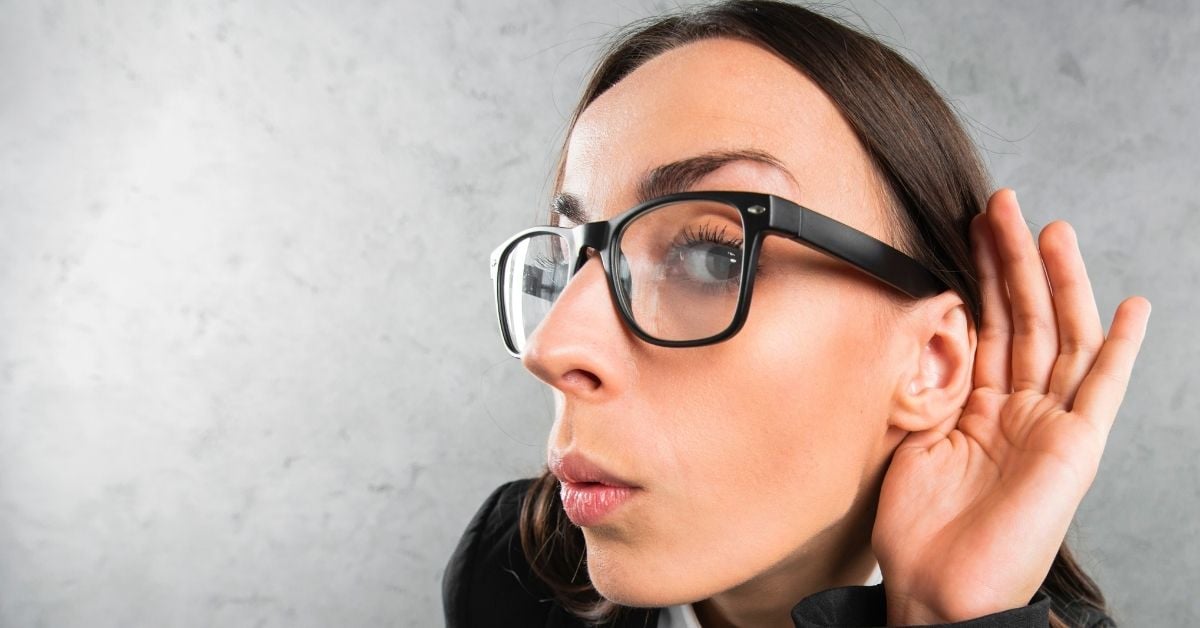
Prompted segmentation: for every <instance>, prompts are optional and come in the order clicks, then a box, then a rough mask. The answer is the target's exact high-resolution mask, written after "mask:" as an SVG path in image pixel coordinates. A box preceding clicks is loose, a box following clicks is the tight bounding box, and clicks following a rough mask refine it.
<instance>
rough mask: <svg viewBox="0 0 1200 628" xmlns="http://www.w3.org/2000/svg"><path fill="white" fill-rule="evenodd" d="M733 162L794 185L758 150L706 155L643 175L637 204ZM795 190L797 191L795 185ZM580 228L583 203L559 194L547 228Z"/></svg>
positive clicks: (586, 215)
mask: <svg viewBox="0 0 1200 628" xmlns="http://www.w3.org/2000/svg"><path fill="white" fill-rule="evenodd" d="M736 161H753V162H757V163H761V164H766V165H768V166H772V167H774V168H777V169H779V170H780V171H781V172H783V173H784V174H785V175H787V177H788V178H789V179H792V181H793V182H795V181H796V180H795V178H794V177H792V174H791V173H790V172H788V171H787V168H784V166H783V162H781V161H780V160H779V159H778V158H776V157H775V156H773V155H771V154H770V153H767V152H765V151H761V150H758V149H753V148H750V149H740V150H720V151H709V152H706V153H701V154H699V155H696V156H693V157H688V158H685V159H680V160H678V161H672V162H670V163H666V164H663V165H661V166H658V167H656V168H654V169H652V170H650V171H649V172H647V173H646V174H644V175H643V176H642V178H641V180H640V181H638V186H637V203H638V204H641V203H645V202H646V201H648V200H650V199H653V198H658V197H660V196H666V195H668V194H675V193H677V192H684V191H686V190H687V189H688V188H690V187H692V186H693V185H695V184H696V182H698V181H699V180H700V179H702V178H704V177H705V176H706V175H708V174H709V173H710V172H713V171H714V170H716V169H718V168H720V167H722V166H724V165H726V164H730V163H733V162H736ZM797 187H799V186H798V185H797ZM560 216H561V217H563V218H566V219H567V220H570V221H571V222H573V223H575V224H577V225H581V224H583V223H585V222H589V218H590V213H589V212H588V210H587V208H586V207H584V205H583V200H582V199H580V198H579V197H578V196H576V195H574V194H571V193H570V192H559V193H558V194H556V195H555V196H554V199H553V200H552V201H551V203H550V224H552V225H555V226H557V225H558V224H559V220H558V218H559V217H560Z"/></svg>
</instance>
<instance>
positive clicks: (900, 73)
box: [522, 2, 987, 616]
mask: <svg viewBox="0 0 1200 628" xmlns="http://www.w3.org/2000/svg"><path fill="white" fill-rule="evenodd" d="M697 158H699V163H700V164H701V166H702V169H703V171H704V172H705V174H703V175H702V176H701V177H699V178H698V179H697V180H695V181H694V182H693V183H692V186H691V187H690V189H693V190H744V191H755V192H765V193H771V194H775V195H777V196H782V197H785V198H788V199H791V200H793V201H796V202H798V203H801V204H802V205H805V206H807V207H810V208H812V209H814V210H816V211H818V212H821V213H823V214H826V215H828V216H830V217H832V218H835V219H837V220H839V221H841V222H844V223H846V224H849V225H850V226H852V227H855V228H857V229H859V230H860V231H863V232H866V233H867V234H869V235H872V236H874V237H875V238H877V239H879V240H882V241H884V242H887V243H890V244H891V245H892V246H894V247H896V248H898V249H900V250H902V251H904V252H906V253H908V254H909V255H910V256H912V257H914V258H915V259H917V260H919V261H921V262H922V263H923V264H925V266H926V267H928V268H930V269H931V270H932V271H934V272H935V274H937V275H938V277H939V278H940V279H942V280H943V281H944V282H945V283H946V284H947V285H948V286H950V289H948V290H946V291H945V292H943V293H942V294H939V295H937V296H934V297H929V298H926V299H922V300H919V301H914V300H910V299H907V298H905V297H903V296H902V295H898V294H897V293H896V292H894V291H892V290H891V289H889V288H888V287H887V286H886V285H884V284H882V283H880V282H879V281H877V280H874V279H872V278H870V277H868V276H866V275H864V274H863V273H861V272H859V271H857V270H856V269H854V268H853V267H851V266H849V265H848V264H846V263H844V262H841V261H838V260H835V259H834V258H832V257H830V256H827V255H824V254H822V253H820V252H817V251H815V250H812V249H809V248H807V247H805V246H803V245H801V244H799V243H797V242H794V241H791V240H788V239H786V238H782V237H768V238H767V239H766V241H765V242H764V247H763V253H762V257H761V258H760V260H759V261H760V264H761V267H760V269H759V270H758V271H757V272H758V274H757V279H756V281H755V284H754V292H753V299H752V305H751V307H750V311H749V315H748V318H747V320H746V323H745V326H744V327H743V328H742V329H741V330H740V331H739V332H738V333H737V335H735V336H733V337H732V338H730V339H729V340H726V341H724V342H721V343H718V344H713V345H708V346H704V347H696V348H686V349H679V348H667V347H660V346H655V345H651V344H648V343H645V342H642V341H640V340H639V339H638V338H636V337H635V336H634V335H633V333H632V332H631V331H630V330H629V329H628V328H626V327H625V326H624V325H623V323H622V320H621V317H620V315H619V314H618V312H617V310H616V306H615V305H614V303H613V302H612V300H611V297H610V293H609V291H608V288H607V286H606V284H605V279H604V274H603V270H602V268H601V267H600V264H599V260H589V261H588V262H587V263H585V264H584V265H583V266H582V267H581V268H580V270H579V272H578V274H576V275H575V276H574V277H573V278H572V280H571V282H570V283H569V284H568V285H567V288H566V289H565V291H564V292H563V293H562V295H561V296H560V297H559V299H558V301H557V302H556V303H555V306H554V308H553V309H552V310H551V312H550V313H549V315H548V316H547V318H546V319H545V320H543V321H542V323H541V326H540V327H539V328H538V329H537V331H536V332H535V333H534V334H533V335H532V336H531V337H530V338H529V340H528V344H527V347H526V349H525V352H524V355H523V361H524V364H525V366H526V367H527V368H528V369H529V370H530V371H531V372H533V373H534V374H535V375H536V376H537V377H539V378H540V379H542V380H543V381H544V382H546V383H547V384H548V385H550V386H551V387H552V388H553V389H554V391H555V397H556V400H557V403H556V406H557V408H556V410H557V416H556V420H555V423H554V426H553V428H552V430H551V432H550V439H549V443H548V456H549V457H550V458H554V457H556V456H559V455H562V454H564V453H568V452H574V453H582V454H583V455H585V456H586V457H588V458H590V459H592V460H593V461H594V462H596V463H597V464H599V465H601V466H603V467H605V468H606V469H607V470H608V471H611V472H613V473H615V474H616V475H618V476H620V477H622V478H623V479H625V480H627V481H629V482H630V483H632V484H635V485H637V486H639V487H640V489H639V491H637V494H636V495H635V497H634V499H632V500H631V501H629V502H628V503H626V504H625V505H624V506H623V507H622V508H620V509H619V510H617V511H616V512H614V513H613V514H612V515H611V516H609V517H608V518H606V519H604V520H603V521H602V522H601V523H600V524H598V525H596V526H589V527H587V528H584V529H583V530H582V535H583V538H584V541H585V543H584V545H585V547H580V544H579V539H578V528H572V527H571V526H570V523H569V522H567V521H565V520H564V519H563V517H562V512H561V508H562V507H561V504H558V503H557V501H556V500H555V495H554V492H553V491H554V486H553V484H554V478H553V477H552V476H549V475H548V474H547V475H543V478H542V481H541V482H540V483H538V484H537V485H535V490H534V491H532V493H533V498H532V499H531V500H529V501H528V502H527V504H526V508H525V513H524V515H523V517H522V532H523V541H524V544H525V546H526V552H527V554H528V555H529V556H530V557H531V562H532V563H533V565H534V568H535V570H538V571H539V573H540V574H541V575H542V576H543V577H544V578H545V579H546V580H547V581H548V582H551V583H552V585H554V586H555V587H556V590H557V592H558V593H559V594H560V597H561V598H563V599H564V601H566V602H568V603H569V605H573V607H574V609H575V610H577V611H580V612H581V613H582V611H583V610H584V607H585V606H586V605H587V604H588V603H589V602H599V603H600V604H599V606H597V607H595V608H593V611H594V613H593V616H600V615H603V612H605V611H606V610H609V608H610V607H611V605H609V606H608V607H606V606H605V604H604V601H603V600H600V599H598V598H597V597H596V596H595V594H596V593H597V592H598V593H599V594H600V596H602V597H603V598H606V599H607V600H611V601H613V602H616V603H619V604H623V605H627V606H663V605H668V604H677V603H681V602H690V601H696V600H701V599H706V598H710V597H713V596H717V595H719V594H724V595H730V594H731V592H733V593H732V594H734V595H736V591H738V590H739V587H740V588H741V589H742V590H749V589H754V590H755V591H762V590H771V589H774V590H776V591H777V592H778V595H779V596H781V597H782V598H784V599H786V598H788V597H789V596H793V595H795V594H797V593H803V592H802V591H794V590H791V589H792V588H795V587H797V586H800V587H804V586H821V587H822V588H824V587H828V586H834V585H836V584H854V583H861V582H862V580H863V579H864V578H865V576H866V575H867V573H868V572H869V570H870V568H871V566H872V565H873V557H872V555H871V553H870V531H871V524H872V519H873V517H872V514H873V509H874V505H875V500H876V498H877V495H878V486H879V482H880V481H881V479H882V474H883V472H884V471H885V470H886V466H887V462H888V460H889V458H890V455H891V452H892V450H893V449H894V448H895V447H896V445H897V444H898V443H899V442H900V440H901V439H902V438H903V437H904V435H906V434H907V433H908V432H910V431H914V430H920V429H926V428H930V427H933V426H935V425H937V424H938V423H941V422H943V421H946V420H953V419H954V418H956V417H957V411H958V410H959V408H961V406H962V404H963V403H964V402H965V400H966V397H967V394H968V393H969V392H970V384H971V370H972V365H973V356H974V351H975V344H976V338H975V332H974V330H975V327H976V324H977V321H978V317H979V314H978V313H979V306H978V303H979V298H978V290H977V286H976V284H975V282H974V279H973V277H972V275H971V273H970V271H971V265H970V257H969V247H968V242H969V240H968V236H967V233H968V232H967V226H968V224H969V222H970V219H971V217H972V216H974V215H975V214H977V213H979V212H980V211H981V209H982V207H983V204H984V202H985V199H986V194H987V179H986V176H985V174H984V169H983V167H982V166H981V164H980V162H979V160H978V157H977V155H976V153H975V151H974V148H973V146H972V145H971V143H970V141H969V139H968V138H967V136H966V135H965V133H964V132H963V131H962V129H961V127H960V126H959V124H958V122H957V121H956V119H955V117H954V116H953V114H952V113H951V112H950V110H949V109H948V107H947V106H946V104H945V101H944V100H943V99H942V98H941V97H940V96H939V95H938V94H937V92H936V90H934V89H933V87H932V86H931V85H930V84H929V83H928V82H927V81H926V80H925V79H924V78H923V77H922V76H921V75H920V73H919V72H917V71H916V70H915V69H913V68H912V66H911V65H909V64H908V63H907V62H906V61H904V60H903V59H902V58H901V57H900V56H899V55H897V54H896V53H894V52H893V51H891V50H889V49H887V48H886V47H884V46H882V45H881V44H879V43H878V42H876V41H875V40H873V39H870V38H868V37H865V36H863V35H860V34H858V33H856V32H854V31H852V30H850V29H848V28H846V27H844V26H842V25H840V24H838V23H836V22H834V21H832V20H829V19H828V18H825V17H823V16H820V15H818V14H815V13H811V12H809V11H806V10H804V9H801V8H799V7H795V6H790V5H784V4H777V3H771V2H734V3H726V4H721V5H715V6H712V7H706V8H702V9H698V10H693V11H691V12H688V13H683V14H680V15H677V16H670V17H666V18H659V19H657V20H655V21H653V22H650V23H648V24H638V25H634V28H633V29H631V30H630V31H628V32H626V33H625V34H624V35H623V36H622V37H621V38H620V39H618V40H617V41H616V43H615V44H614V45H613V46H612V47H611V48H610V50H609V51H608V53H607V54H606V55H605V57H604V58H603V59H602V60H601V62H600V64H599V65H598V67H597V69H596V71H595V73H594V75H593V77H592V80H591V81H590V83H589V85H588V86H587V88H586V89H585V92H584V95H583V98H582V99H581V102H580V104H579V106H578V107H577V109H576V112H575V116H574V118H573V119H572V122H571V125H570V126H569V128H568V136H567V140H566V145H565V147H564V151H563V155H562V160H561V161H560V166H559V172H558V176H557V179H556V186H555V188H556V189H555V192H556V193H560V192H561V193H569V194H571V195H572V196H574V197H577V198H578V199H580V201H581V203H582V209H583V210H584V212H586V214H587V218H586V219H587V220H601V219H607V218H611V217H612V216H614V215H616V214H618V213H620V212H622V211H624V210H626V209H628V208H629V207H631V206H633V205H634V204H636V199H637V197H638V195H639V185H640V184H641V183H642V180H643V178H644V175H645V174H646V173H648V172H650V171H651V170H653V169H655V168H659V167H661V166H663V165H664V164H670V163H674V162H680V161H683V160H693V161H692V163H693V165H694V164H695V163H696V162H695V161H694V160H696V159H697ZM555 220H557V221H560V222H566V221H565V219H563V218H561V217H558V216H556V217H555ZM568 224H571V223H568ZM556 529H557V530H559V531H561V532H563V533H564V534H566V535H574V536H568V537H561V536H560V537H558V538H556V537H555V535H554V534H552V533H551V532H552V531H553V530H556ZM583 550H586V564H587V573H586V575H587V580H584V579H583V578H580V577H579V576H578V575H576V574H573V572H577V571H578V569H577V568H578V564H577V563H576V562H575V561H574V560H573V559H574V558H576V555H578V558H582V555H581V554H580V552H582V551H583ZM563 580H565V582H563ZM571 583H575V584H574V586H572V584H571ZM746 585H750V586H746ZM752 595H758V596H761V594H759V593H754V594H752ZM760 601H761V602H762V603H764V604H769V603H770V601H769V600H760ZM792 601H795V600H792ZM747 603H749V604H753V603H754V602H753V601H750V600H747ZM583 614H586V613H583Z"/></svg>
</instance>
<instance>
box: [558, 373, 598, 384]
mask: <svg viewBox="0 0 1200 628" xmlns="http://www.w3.org/2000/svg"><path fill="white" fill-rule="evenodd" d="M563 382H565V383H567V384H570V385H572V386H583V387H587V388H598V387H599V386H600V378H599V377H596V376H595V375H593V374H592V373H589V372H587V371H584V370H582V369H572V370H570V371H568V372H567V373H566V374H564V375H563Z"/></svg>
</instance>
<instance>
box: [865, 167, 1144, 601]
mask: <svg viewBox="0 0 1200 628" xmlns="http://www.w3.org/2000/svg"><path fill="white" fill-rule="evenodd" d="M971 244H972V249H973V256H974V260H975V265H976V270H977V271H978V278H979V281H980V290H981V293H982V299H983V321H982V324H981V325H980V329H979V331H978V347H977V350H976V355H975V370H974V382H973V387H972V388H973V389H972V391H971V393H970V396H969V397H968V398H967V402H966V404H965V406H964V408H963V411H962V415H961V416H960V417H959V418H958V420H957V422H956V423H955V422H949V423H948V424H945V425H944V426H939V427H938V428H935V429H929V430H925V431H920V432H912V433H910V434H909V435H908V436H906V437H905V439H904V440H903V441H902V442H901V444H900V445H899V447H898V448H897V449H896V451H895V454H894V456H893V458H892V461H891V464H890V466H889V467H888V470H887V473H886V474H885V476H884V480H883V486H882V489H881V492H880V500H879V508H878V512H877V514H876V519H875V528H874V531H873V536H872V545H873V548H874V551H875V554H876V556H877V557H878V559H879V563H880V568H881V571H882V573H883V577H884V582H885V591H886V593H887V606H888V619H889V624H921V623H938V622H953V621H961V620H965V619H970V618H973V617H980V616H983V615H987V614H990V613H993V612H997V611H1001V610H1005V609H1010V608H1016V607H1021V606H1025V605H1026V604H1028V603H1029V600H1030V599H1031V598H1032V597H1033V595H1034V594H1035V593H1036V592H1037V589H1038V587H1039V586H1041V584H1042V581H1043V580H1044V579H1045V577H1046V574H1047V572H1048V571H1049V569H1050V565H1051V563H1052V562H1053V560H1054V557H1055V555H1056V553H1057V551H1058V548H1059V546H1060V545H1061V544H1062V542H1063V539H1064V538H1065V536H1066V533H1067V528H1068V526H1069V525H1070V523H1071V519H1072V517H1073V516H1074V514H1075V511H1076V509H1077V508H1078V507H1079V504H1080V502H1081V501H1082V500H1083V497H1084V494H1085V493H1086V492H1087V490H1088V488H1089V487H1090V486H1091V484H1092V480H1093V479H1094V478H1095V476H1096V471H1097V469H1098V467H1099V464H1100V456H1101V454H1102V453H1103V451H1104V445H1105V442H1106V441H1107V439H1108V433H1109V430H1110V428H1111V427H1112V424H1113V420H1114V418H1115V417H1116V415H1117V409H1118V407H1119V406H1120V405H1121V400H1122V399H1123V398H1124V396H1125V390H1126V387H1127V384H1128V382H1129V376H1130V373H1131V371H1132V369H1133V363H1134V359H1135V358H1136V357H1137V353H1138V350H1139V349H1140V347H1141V344H1142V339H1143V338H1144V336H1145V330H1146V324H1147V321H1148V320H1149V317H1150V302H1149V301H1147V300H1146V299H1145V298H1142V297H1136V296H1135V297H1130V298H1127V299H1125V300H1124V301H1122V302H1121V304H1120V305H1119V306H1118V307H1117V311H1116V314H1115V315H1114V316H1113V320H1112V324H1111V326H1110V328H1109V333H1108V336H1107V338H1106V337H1105V335H1104V329H1103V328H1102V327H1101V324H1100V316H1099V312H1098V311H1097V308H1096V302H1095V297H1094V296H1093V294H1092V288H1091V284H1090V282H1089V281H1088V278H1087V273H1086V270H1085V268H1084V264H1083V259H1082V257H1081V256H1080V253H1079V248H1078V242H1077V240H1076V238H1075V233H1074V231H1073V230H1072V229H1071V227H1070V225H1069V224H1068V223H1066V222H1064V221H1055V222H1052V223H1050V224H1049V225H1047V226H1046V227H1045V228H1044V229H1042V232H1041V235H1040V236H1039V244H1040V252H1039V250H1038V247H1035V245H1034V243H1033V237H1032V234H1031V233H1030V231H1029V229H1028V227H1026V225H1025V221H1024V218H1023V217H1022V215H1021V211H1020V208H1019V207H1018V205H1017V199H1016V195H1015V194H1014V193H1013V192H1012V191H1011V190H1007V189H1001V190H999V191H997V192H996V193H995V194H993V195H992V197H991V198H990V199H989V201H988V208H987V211H986V212H985V213H983V214H980V215H979V216H977V217H975V219H974V220H973V221H972V223H971ZM1043 263H1044V265H1045V270H1044V271H1043ZM1047 279H1048V280H1049V282H1048V283H1047ZM1006 286H1007V288H1006Z"/></svg>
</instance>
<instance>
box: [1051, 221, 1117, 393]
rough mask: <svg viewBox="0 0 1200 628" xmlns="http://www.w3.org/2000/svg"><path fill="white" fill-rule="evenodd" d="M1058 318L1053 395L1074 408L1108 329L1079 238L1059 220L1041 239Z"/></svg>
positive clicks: (1066, 224)
mask: <svg viewBox="0 0 1200 628" xmlns="http://www.w3.org/2000/svg"><path fill="white" fill-rule="evenodd" d="M1038 241H1039V243H1040V244H1041V251H1042V259H1043V260H1044V261H1045V265H1046V274H1047V275H1048V276H1049V277H1050V288H1051V293H1052V295H1051V296H1052V298H1053V299H1054V312H1055V315H1056V316H1057V317H1058V345H1059V349H1058V358H1057V359H1056V360H1055V362H1054V371H1053V372H1052V373H1051V375H1050V389H1049V392H1050V393H1051V394H1053V395H1054V396H1055V397H1057V398H1058V399H1060V400H1062V402H1063V407H1066V408H1070V407H1071V405H1072V404H1073V403H1074V400H1075V393H1076V391H1077V390H1078V389H1079V383H1080V382H1081V381H1083V378H1084V376H1085V375H1087V373H1088V371H1089V370H1091V368H1092V364H1093V363H1094V362H1095V361H1096V354H1098V353H1099V352H1100V346H1101V345H1103V344H1104V327H1103V326H1102V325H1101V323H1100V311H1099V309H1098V308H1097V307H1096V297H1095V296H1094V295H1093V294H1092V283H1091V281H1090V280H1089V279H1088V276H1087V268H1086V267H1085V266H1084V263H1083V256H1082V255H1081V254H1080V252H1079V239H1078V238H1077V237H1076V235H1075V230H1074V229H1073V228H1072V227H1071V225H1070V224H1069V223H1067V222H1065V221H1062V220H1056V221H1054V222H1052V223H1050V224H1049V225H1046V228H1045V229H1042V233H1041V235H1040V236H1039V237H1038Z"/></svg>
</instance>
